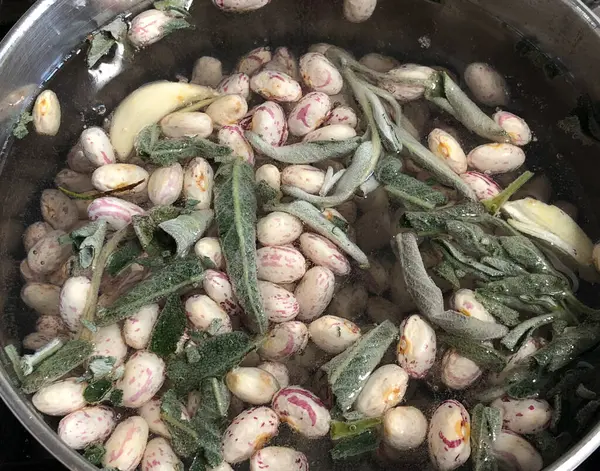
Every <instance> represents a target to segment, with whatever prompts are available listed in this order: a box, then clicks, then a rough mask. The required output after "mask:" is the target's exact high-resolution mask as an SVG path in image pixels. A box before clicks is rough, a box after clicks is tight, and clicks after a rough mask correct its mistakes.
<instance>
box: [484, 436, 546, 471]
mask: <svg viewBox="0 0 600 471" xmlns="http://www.w3.org/2000/svg"><path fill="white" fill-rule="evenodd" d="M492 450H493V452H494V456H495V457H496V459H497V460H498V461H499V464H500V466H501V469H503V470H506V471H540V470H541V469H542V468H543V467H544V462H543V460H542V457H541V456H540V454H539V453H538V451H537V450H536V449H535V448H534V447H533V446H532V445H531V444H530V443H529V442H528V441H527V440H525V439H524V438H523V437H520V436H519V435H517V434H516V433H513V432H511V431H510V430H502V431H501V432H500V434H499V435H498V437H497V438H496V440H494V441H493V443H492Z"/></svg>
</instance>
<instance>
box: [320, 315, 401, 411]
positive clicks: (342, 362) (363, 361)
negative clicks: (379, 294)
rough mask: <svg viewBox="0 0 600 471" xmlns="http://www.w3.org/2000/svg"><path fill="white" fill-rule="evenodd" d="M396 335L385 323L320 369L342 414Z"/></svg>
mask: <svg viewBox="0 0 600 471" xmlns="http://www.w3.org/2000/svg"><path fill="white" fill-rule="evenodd" d="M397 335H398V329H397V328H396V327H395V326H394V324H392V323H391V322H390V321H384V322H383V323H381V324H379V325H378V326H377V327H375V328H374V329H373V330H371V331H369V332H368V333H366V334H365V335H363V336H362V337H361V338H360V339H359V340H358V341H357V342H356V343H354V344H353V345H352V346H350V347H349V348H347V349H346V350H345V351H344V352H342V353H340V354H339V355H337V356H336V357H334V358H333V359H331V360H330V361H329V362H327V363H326V364H325V365H323V366H322V367H321V368H322V369H323V370H324V371H325V372H326V373H327V378H328V381H329V384H330V386H331V391H332V393H333V394H334V396H335V401H336V404H337V406H338V407H339V408H340V410H341V411H342V412H346V411H347V410H349V409H350V407H351V406H352V404H353V403H354V401H355V400H356V398H357V397H358V394H359V393H360V391H361V390H362V388H363V387H364V385H365V383H366V381H367V378H368V376H369V374H370V373H371V372H372V371H373V370H374V369H375V367H376V366H377V365H378V364H379V362H380V361H381V359H382V358H383V355H384V354H385V352H386V351H387V349H388V347H389V346H390V345H391V344H392V342H393V341H394V340H395V339H396V337H397Z"/></svg>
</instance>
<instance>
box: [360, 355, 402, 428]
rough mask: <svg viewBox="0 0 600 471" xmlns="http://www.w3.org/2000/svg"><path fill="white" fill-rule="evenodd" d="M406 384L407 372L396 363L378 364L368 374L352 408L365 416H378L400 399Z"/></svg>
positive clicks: (396, 403) (395, 404)
mask: <svg viewBox="0 0 600 471" xmlns="http://www.w3.org/2000/svg"><path fill="white" fill-rule="evenodd" d="M407 386H408V374H407V373H406V371H404V370H403V369H402V368H400V367H399V366H398V365H383V366H380V367H379V368H377V369H376V370H375V371H374V372H373V373H371V376H369V379H368V380H367V382H366V383H365V385H364V387H363V389H362V391H361V392H360V394H359V395H358V398H357V399H356V402H355V403H354V409H355V410H356V411H358V412H360V413H361V414H363V415H364V416H365V417H380V416H382V415H383V414H384V413H385V412H386V411H388V410H389V409H391V408H392V407H395V406H397V405H398V404H399V403H400V402H401V401H402V399H403V398H404V394H405V393H406V388H407Z"/></svg>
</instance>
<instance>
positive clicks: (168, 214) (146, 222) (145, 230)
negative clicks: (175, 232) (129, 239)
mask: <svg viewBox="0 0 600 471" xmlns="http://www.w3.org/2000/svg"><path fill="white" fill-rule="evenodd" d="M179 213H180V210H179V209H178V208H175V207H173V206H155V207H153V208H152V209H150V210H149V211H147V212H146V214H144V215H141V216H140V215H135V216H133V217H132V219H131V223H132V225H133V230H134V231H135V234H136V235H137V238H138V240H139V241H140V244H141V246H142V248H143V249H144V251H145V252H146V253H147V254H148V255H150V256H157V255H162V254H163V253H164V252H167V251H170V250H171V244H172V239H171V238H170V237H169V236H168V235H167V234H165V233H164V232H162V231H160V230H159V226H160V224H162V223H163V222H165V221H169V220H171V219H175V218H176V217H178V216H179Z"/></svg>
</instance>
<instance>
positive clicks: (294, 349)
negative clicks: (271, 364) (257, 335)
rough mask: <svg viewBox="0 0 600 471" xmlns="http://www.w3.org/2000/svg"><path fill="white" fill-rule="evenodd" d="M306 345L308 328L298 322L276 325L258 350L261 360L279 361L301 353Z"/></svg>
mask: <svg viewBox="0 0 600 471" xmlns="http://www.w3.org/2000/svg"><path fill="white" fill-rule="evenodd" d="M307 343H308V328H307V327H306V325H305V324H303V323H302V322H298V321H289V322H282V323H281V324H277V325H276V326H275V327H273V329H272V330H271V332H269V335H268V337H267V340H265V342H263V344H262V345H261V347H260V348H259V349H258V354H259V355H260V356H261V358H265V359H267V360H274V361H279V360H283V359H284V358H288V357H290V356H292V355H294V354H296V353H298V352H301V351H302V350H303V349H304V348H305V347H306V344H307Z"/></svg>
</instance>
